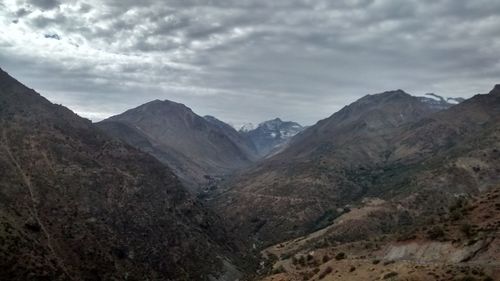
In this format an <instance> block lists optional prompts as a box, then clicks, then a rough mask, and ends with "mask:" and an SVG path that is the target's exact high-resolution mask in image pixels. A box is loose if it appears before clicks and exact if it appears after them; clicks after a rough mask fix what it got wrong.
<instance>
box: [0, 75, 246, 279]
mask: <svg viewBox="0 0 500 281" xmlns="http://www.w3.org/2000/svg"><path fill="white" fill-rule="evenodd" d="M0 123H1V126H0V130H1V134H0V138H1V139H0V167H1V168H0V279H1V280H127V279H128V280H209V279H210V280H213V279H214V278H215V279H218V278H219V277H221V278H222V277H223V276H222V273H223V272H225V271H226V272H230V273H232V274H237V272H238V271H237V270H236V269H235V268H234V266H231V262H232V259H233V257H232V254H231V253H233V252H235V251H237V250H236V246H235V245H234V244H231V242H230V241H232V238H230V236H229V235H228V234H227V233H226V232H225V231H224V227H223V224H222V223H221V221H220V219H219V218H218V217H217V216H215V215H213V214H212V213H211V212H210V211H208V210H207V209H206V208H205V207H204V206H203V205H202V204H201V203H200V202H199V201H197V200H195V199H193V198H192V197H191V195H190V194H189V193H188V192H187V191H186V190H185V189H184V188H183V187H182V185H181V183H180V182H179V180H178V179H177V177H176V176H175V175H174V174H173V173H172V171H170V170H169V169H168V168H167V167H165V166H164V165H162V164H161V163H160V162H159V161H157V160H156V159H155V158H153V157H152V156H149V155H147V154H145V153H143V152H140V151H139V150H137V149H135V148H133V147H131V146H129V145H127V144H124V143H122V142H121V141H118V140H116V139H113V138H110V137H108V136H107V135H105V134H104V133H102V132H101V130H100V129H97V128H96V127H95V126H94V125H93V124H92V123H91V122H90V121H89V120H86V119H83V118H80V117H78V116H77V115H76V114H74V113H73V112H71V111H70V110H68V109H67V108H65V107H63V106H60V105H54V104H52V103H50V102H49V101H48V100H46V99H45V98H43V97H41V96H40V95H39V94H37V93H36V92H35V91H33V90H31V89H29V88H27V87H25V86H24V85H22V84H21V83H19V82H18V81H16V80H15V79H13V78H12V77H10V76H9V75H8V74H7V73H6V72H4V71H2V70H0Z"/></svg>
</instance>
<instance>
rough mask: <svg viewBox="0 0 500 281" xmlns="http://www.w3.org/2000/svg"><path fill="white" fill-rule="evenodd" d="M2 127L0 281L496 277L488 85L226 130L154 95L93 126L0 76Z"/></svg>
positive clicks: (497, 153) (497, 151) (497, 196)
mask: <svg viewBox="0 0 500 281" xmlns="http://www.w3.org/2000/svg"><path fill="white" fill-rule="evenodd" d="M0 123H1V127H0V128H1V131H0V133H1V135H0V179H1V180H0V206H1V207H0V261H1V262H0V279H1V280H211V281H216V280H220V281H233V280H234V281H236V280H254V281H264V280H265V281H271V280H282V281H288V280H290V281H291V280H485V281H486V280H498V279H499V277H500V264H499V263H498V260H499V259H500V244H499V241H498V239H499V236H498V233H499V232H498V231H499V227H500V217H499V214H500V201H499V200H500V187H499V182H500V86H499V85H497V86H495V87H494V89H493V90H492V91H490V93H488V94H482V95H476V96H474V97H473V98H471V99H468V100H465V101H462V100H458V99H445V98H441V97H439V96H437V95H430V96H429V97H424V98H423V97H414V96H411V95H409V94H407V93H405V92H404V91H402V90H396V91H389V92H384V93H380V94H375V95H368V96H365V97H363V98H361V99H359V100H358V101H356V102H354V103H353V104H350V105H348V106H346V107H344V108H343V109H341V110H340V111H339V112H337V113H335V114H333V115H332V116H330V117H329V118H326V119H324V120H321V121H319V122H318V123H317V124H316V125H314V126H311V127H308V128H306V129H304V128H302V127H301V126H300V125H298V124H296V123H293V122H283V121H281V120H280V119H275V120H271V121H268V122H264V123H262V124H260V125H259V126H258V127H257V128H254V129H250V130H246V131H240V132H238V131H236V130H235V129H233V128H232V127H231V126H229V125H227V124H226V123H224V122H222V121H220V120H218V119H217V118H215V117H212V116H205V117H201V116H198V115H196V114H195V113H194V112H192V111H191V110H190V109H189V108H188V107H186V106H184V105H182V104H178V103H174V102H171V101H158V100H157V101H153V102H150V103H147V104H144V105H141V106H139V107H137V108H134V109H131V110H129V111H127V112H125V113H123V114H120V115H117V116H114V117H111V118H109V119H107V120H105V121H102V122H100V123H98V124H92V123H91V122H90V121H89V120H86V119H83V118H80V117H78V116H77V115H75V114H74V113H73V112H71V111H70V110H69V109H67V108H65V107H63V106H60V105H54V104H52V103H50V102H49V101H48V100H46V99H44V98H43V97H41V96H40V95H39V94H37V93H36V92H35V91H33V90H31V89H29V88H27V87H25V86H23V85H22V84H20V83H19V82H18V81H16V80H15V79H13V78H12V77H10V76H9V75H8V74H7V73H5V72H3V71H0ZM148 154H149V155H148ZM183 184H184V185H183ZM186 187H187V188H186ZM188 188H189V189H190V191H191V192H195V193H199V192H202V194H205V193H206V194H205V196H198V198H203V199H204V201H205V202H203V203H202V202H201V201H199V200H198V199H196V198H194V197H193V195H192V194H191V193H190V192H188ZM198 195H200V194H198ZM205 204H208V205H209V207H210V208H208V207H207V206H205ZM260 251H261V255H262V259H261V261H260V263H258V262H257V261H256V259H255V257H254V255H255V254H258V253H259V252H260Z"/></svg>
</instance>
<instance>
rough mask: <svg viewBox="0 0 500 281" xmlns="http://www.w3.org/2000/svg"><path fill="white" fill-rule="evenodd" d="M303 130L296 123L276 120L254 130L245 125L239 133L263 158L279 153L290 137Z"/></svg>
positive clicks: (264, 123) (261, 124) (263, 123)
mask: <svg viewBox="0 0 500 281" xmlns="http://www.w3.org/2000/svg"><path fill="white" fill-rule="evenodd" d="M303 129H304V128H303V127H302V126H301V125H300V124H298V123H295V122H290V121H282V120H281V119H279V118H276V119H273V120H269V121H266V122H262V123H260V124H259V125H258V126H257V127H256V128H252V126H250V125H245V126H243V127H242V128H241V129H240V131H239V132H240V134H242V135H243V136H244V137H245V138H247V139H248V140H249V141H250V142H251V143H252V144H253V145H254V146H255V149H256V150H257V154H258V155H259V156H260V157H265V156H268V155H272V154H275V153H277V152H278V151H280V150H281V149H282V148H284V146H285V145H286V144H287V143H288V141H289V140H290V139H291V138H292V137H294V136H295V135H297V134H298V133H300V132H301V131H302V130H303Z"/></svg>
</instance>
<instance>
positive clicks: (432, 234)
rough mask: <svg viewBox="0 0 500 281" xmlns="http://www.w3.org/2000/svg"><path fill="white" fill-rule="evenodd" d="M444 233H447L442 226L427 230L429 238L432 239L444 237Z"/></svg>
mask: <svg viewBox="0 0 500 281" xmlns="http://www.w3.org/2000/svg"><path fill="white" fill-rule="evenodd" d="M444 234H445V233H444V230H443V228H442V227H440V226H434V227H433V228H431V229H429V230H428V231H427V238H429V239H431V240H437V239H439V238H443V237H444Z"/></svg>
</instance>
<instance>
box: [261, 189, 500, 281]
mask: <svg viewBox="0 0 500 281" xmlns="http://www.w3.org/2000/svg"><path fill="white" fill-rule="evenodd" d="M390 209H391V206H390V204H387V202H385V201H383V200H380V199H371V200H366V201H365V202H364V204H363V206H362V207H360V208H356V209H353V210H352V211H351V212H349V213H347V214H344V215H342V216H340V217H339V218H337V219H336V220H335V221H334V223H333V224H332V225H331V226H329V227H327V228H325V229H322V230H320V231H317V232H314V233H311V234H309V235H307V236H304V237H299V238H296V239H293V240H290V241H287V242H283V243H279V244H277V245H275V246H272V247H269V248H267V249H265V250H264V251H263V253H264V255H265V256H266V257H267V260H266V263H265V264H263V267H262V268H261V277H260V278H257V279H258V280H266V281H271V280H282V281H291V280H415V281H417V280H499V278H500V264H499V260H500V240H499V239H500V237H499V236H498V231H499V230H500V188H498V187H496V188H492V189H490V191H488V192H485V193H483V194H481V195H479V196H475V197H467V198H465V197H462V199H461V200H460V201H457V204H455V205H453V206H451V208H450V210H449V214H448V215H443V216H436V217H430V218H428V220H427V221H426V222H425V223H422V224H418V225H408V226H406V227H402V228H398V229H394V231H392V232H391V233H389V234H385V235H374V236H371V237H365V238H363V239H357V240H355V241H351V242H346V243H342V242H339V240H338V238H337V237H336V235H335V233H338V230H339V229H342V228H344V226H345V225H349V226H350V227H351V228H356V227H362V225H363V224H365V223H369V221H370V220H371V219H372V218H373V217H375V216H378V215H379V214H377V213H378V212H381V211H382V212H383V211H384V210H385V211H390Z"/></svg>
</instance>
